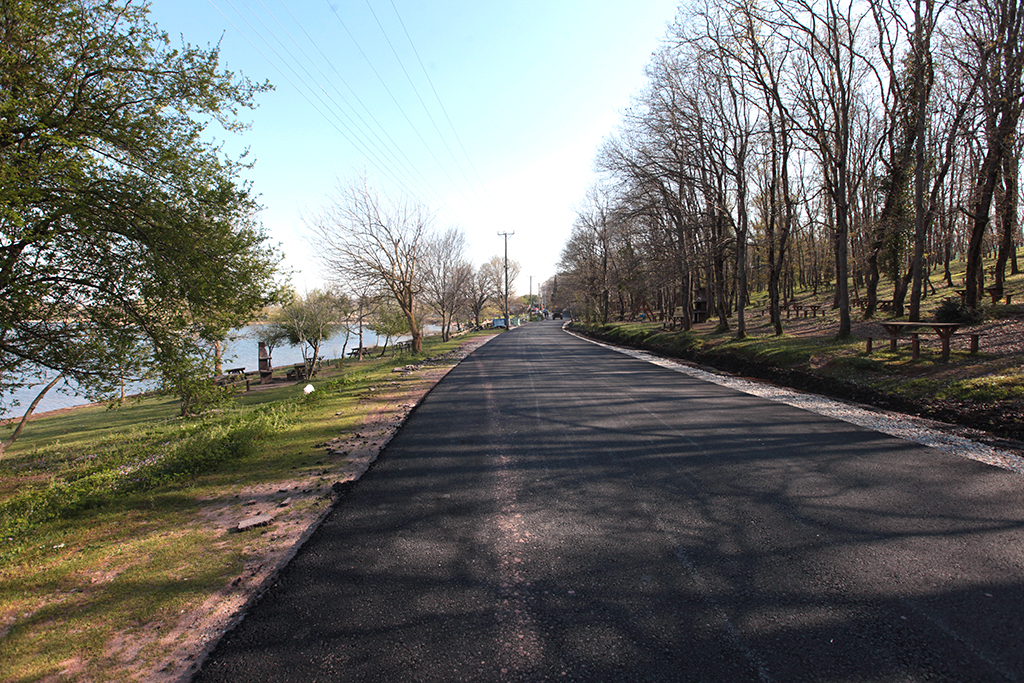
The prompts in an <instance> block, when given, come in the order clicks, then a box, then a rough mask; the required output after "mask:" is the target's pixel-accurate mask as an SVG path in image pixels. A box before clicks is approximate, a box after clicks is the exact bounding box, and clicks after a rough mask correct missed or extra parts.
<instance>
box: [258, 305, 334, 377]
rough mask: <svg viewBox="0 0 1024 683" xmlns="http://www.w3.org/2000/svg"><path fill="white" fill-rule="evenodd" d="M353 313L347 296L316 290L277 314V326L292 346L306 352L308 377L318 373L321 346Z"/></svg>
mask: <svg viewBox="0 0 1024 683" xmlns="http://www.w3.org/2000/svg"><path fill="white" fill-rule="evenodd" d="M352 310H353V305H352V302H351V300H350V299H349V298H348V297H347V296H346V295H344V294H340V293H337V292H332V291H329V290H327V291H324V290H319V289H314V290H313V291H311V292H309V293H308V294H306V296H295V297H294V298H293V299H292V300H291V301H289V302H288V303H286V304H285V305H283V306H282V307H281V308H280V310H279V311H277V313H276V314H275V316H274V318H275V320H274V325H275V327H276V328H277V329H278V330H280V331H281V332H283V333H284V335H286V336H287V339H288V343H289V344H291V345H292V346H298V347H300V348H301V349H302V359H303V361H304V362H305V363H306V376H307V377H312V376H313V374H314V373H315V372H316V368H317V361H318V360H319V358H320V346H321V345H322V344H323V343H324V342H325V341H327V340H328V339H330V338H331V337H333V336H334V335H335V334H337V333H338V332H340V331H341V330H342V329H343V328H344V326H345V325H344V320H345V318H347V317H348V316H349V315H350V314H351V313H352Z"/></svg>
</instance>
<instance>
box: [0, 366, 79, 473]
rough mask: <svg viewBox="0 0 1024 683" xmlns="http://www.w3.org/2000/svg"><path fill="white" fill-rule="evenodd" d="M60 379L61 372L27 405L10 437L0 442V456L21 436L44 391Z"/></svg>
mask: <svg viewBox="0 0 1024 683" xmlns="http://www.w3.org/2000/svg"><path fill="white" fill-rule="evenodd" d="M62 379H64V373H63V372H62V373H60V374H59V375H57V376H56V377H54V378H53V380H52V381H51V382H50V383H49V384H47V385H46V386H45V387H44V388H43V390H42V391H40V392H39V395H37V396H36V397H35V399H34V400H33V401H32V403H31V405H29V407H28V410H26V411H25V415H24V416H23V417H22V418H21V421H20V422H19V423H18V426H17V427H16V428H15V430H14V433H13V434H11V438H9V439H7V441H4V442H3V443H0V457H3V455H4V453H6V452H7V449H8V448H9V447H10V446H11V444H13V443H14V442H15V441H16V440H17V439H18V437H19V436H21V430H23V429H24V428H25V424H26V423H28V419H29V417H31V416H32V412H33V411H35V409H36V406H37V405H39V402H40V401H42V400H43V396H46V393H47V392H48V391H50V389H52V388H53V387H55V386H56V385H57V382H59V381H60V380H62Z"/></svg>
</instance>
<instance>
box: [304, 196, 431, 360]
mask: <svg viewBox="0 0 1024 683" xmlns="http://www.w3.org/2000/svg"><path fill="white" fill-rule="evenodd" d="M431 222H432V217H431V215H430V214H429V213H428V212H427V210H426V209H425V208H424V207H423V206H422V205H421V204H419V203H417V202H414V201H412V200H409V199H400V200H388V199H386V198H383V197H381V196H380V195H379V194H378V193H377V191H376V190H374V189H373V188H371V187H370V186H369V184H368V183H367V181H366V179H361V180H358V181H354V182H351V183H349V184H348V185H342V186H341V187H340V188H339V190H338V191H337V193H336V194H335V195H334V196H333V197H332V198H331V199H330V200H329V202H328V205H327V206H326V207H325V208H324V209H323V210H322V211H321V212H320V213H318V214H316V215H314V216H312V217H311V218H308V219H307V224H308V225H309V227H310V228H311V229H312V231H313V233H314V239H315V243H316V246H317V248H318V250H319V251H320V254H321V256H322V257H323V259H324V261H325V263H326V265H327V266H328V268H330V269H331V270H332V271H333V272H334V274H335V276H336V277H337V278H338V279H339V280H340V281H346V282H352V283H362V284H367V285H371V286H374V287H376V288H379V289H382V290H386V291H388V292H389V293H390V294H391V295H392V296H393V297H394V300H395V304H396V305H397V306H398V308H399V309H400V310H401V311H402V313H403V314H405V317H406V319H407V320H408V321H409V330H410V334H411V335H412V350H413V352H414V353H419V352H421V351H422V350H423V330H422V329H421V325H420V320H419V316H418V311H417V308H416V305H417V300H418V298H419V296H420V294H421V293H422V291H423V286H424V278H423V271H422V266H423V259H424V255H425V253H424V252H425V249H426V246H427V244H428V241H429V237H430V233H431V230H430V226H431Z"/></svg>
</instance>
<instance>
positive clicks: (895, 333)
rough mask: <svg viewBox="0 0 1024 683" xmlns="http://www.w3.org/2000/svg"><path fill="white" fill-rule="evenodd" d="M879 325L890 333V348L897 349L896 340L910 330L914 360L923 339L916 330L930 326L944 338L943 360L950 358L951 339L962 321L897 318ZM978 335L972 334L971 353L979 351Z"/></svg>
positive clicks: (918, 354)
mask: <svg viewBox="0 0 1024 683" xmlns="http://www.w3.org/2000/svg"><path fill="white" fill-rule="evenodd" d="M878 324H879V325H881V326H882V328H883V329H884V330H885V331H886V333H887V334H888V335H889V350H890V351H893V352H895V351H896V341H897V340H898V339H899V337H900V335H901V334H902V333H904V332H910V338H911V344H912V353H911V356H912V357H913V359H914V360H917V358H918V356H920V355H921V339H920V337H919V335H920V332H916V331H914V330H915V329H917V328H922V327H924V328H928V329H929V330H931V331H932V332H934V333H935V335H936V336H938V338H939V339H940V340H942V360H944V361H946V360H949V340H950V339H951V338H952V337H953V335H954V334H955V333H956V331H957V330H958V329H960V327H961V324H960V323H933V322H916V323H913V322H902V321H897V320H888V321H885V322H879V323H878ZM977 337H978V335H971V353H976V352H977V350H978V349H977V344H978V342H977ZM868 353H871V337H868Z"/></svg>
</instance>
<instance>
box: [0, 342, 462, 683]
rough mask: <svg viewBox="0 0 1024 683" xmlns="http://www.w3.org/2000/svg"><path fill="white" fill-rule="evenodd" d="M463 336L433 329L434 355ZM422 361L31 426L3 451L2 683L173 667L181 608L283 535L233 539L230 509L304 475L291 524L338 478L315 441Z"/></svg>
mask: <svg viewBox="0 0 1024 683" xmlns="http://www.w3.org/2000/svg"><path fill="white" fill-rule="evenodd" d="M454 344H455V342H450V343H448V344H441V343H440V340H439V339H431V340H429V341H428V342H427V345H426V349H425V351H424V356H430V355H435V354H438V353H441V352H443V351H445V350H447V349H448V348H450V347H452V346H453V345H454ZM411 360H412V357H406V358H405V359H400V360H397V361H396V359H392V358H386V359H382V360H376V359H374V360H369V361H364V362H363V363H359V364H351V363H350V364H347V365H346V366H345V367H344V368H341V369H330V370H329V371H328V372H326V373H324V376H323V377H321V378H319V379H318V380H314V381H313V382H312V383H313V384H314V385H316V386H317V387H318V390H317V391H316V392H314V394H313V395H312V396H311V397H305V396H304V395H303V394H302V391H301V387H302V386H304V384H305V383H303V384H302V385H290V386H282V387H279V388H273V389H269V390H265V391H260V392H252V393H250V394H247V395H245V396H243V397H242V398H241V399H240V400H239V401H238V403H239V406H238V407H237V408H235V409H231V410H228V411H224V412H222V413H220V414H218V415H215V416H213V417H210V418H206V419H203V420H192V421H183V420H181V419H180V418H178V417H177V403H176V401H174V400H173V399H166V398H147V399H144V400H142V401H141V402H139V403H136V404H132V405H129V406H127V407H124V408H121V409H119V410H106V409H105V408H103V407H86V408H81V409H78V410H75V411H72V412H69V413H63V414H59V415H56V416H53V417H49V418H41V419H38V420H35V421H33V422H32V423H30V425H28V427H27V428H26V430H25V432H24V436H23V438H22V440H20V441H19V442H18V443H17V444H16V445H15V446H14V447H13V448H12V449H11V450H10V451H9V453H8V455H7V457H6V458H5V459H4V460H3V461H0V529H3V531H2V537H0V662H3V665H2V666H0V680H2V681H5V682H6V681H35V680H41V679H44V678H46V677H48V676H55V675H57V676H58V678H67V679H74V680H81V679H87V680H121V679H124V678H126V677H127V675H128V674H127V671H128V670H129V669H134V670H136V671H146V670H149V671H156V670H158V669H160V668H161V666H162V661H161V659H160V658H161V657H166V656H167V652H169V651H172V650H173V649H174V646H175V644H176V642H175V641H177V640H180V639H181V637H182V624H181V623H180V621H181V618H182V617H181V615H182V614H188V613H190V611H194V610H196V609H197V608H199V607H200V606H201V605H203V603H204V601H207V600H209V598H210V596H211V595H215V594H217V593H218V592H219V591H220V592H223V591H224V590H225V587H229V586H230V585H231V584H232V582H233V581H236V582H237V581H238V580H239V579H241V578H244V577H246V576H247V575H248V574H247V573H248V572H250V571H255V569H257V568H256V567H254V564H255V563H257V562H258V561H259V558H260V557H261V556H262V555H263V553H264V552H265V551H266V548H267V546H268V544H272V543H273V542H274V541H275V533H276V532H275V531H274V530H273V529H256V530H252V531H249V532H244V533H230V532H229V527H230V526H231V523H232V521H233V519H234V517H232V514H233V513H232V508H231V505H233V506H234V508H238V507H239V506H241V505H243V503H244V501H243V500H242V499H241V498H239V496H242V497H248V496H250V495H251V493H250V492H251V491H253V490H267V491H276V490H277V486H278V485H279V484H278V482H292V481H295V480H296V479H297V478H298V479H303V480H305V481H312V482H313V483H312V484H309V487H310V490H308V492H307V493H308V495H305V496H299V498H298V500H297V502H295V503H293V505H292V506H291V507H290V508H289V509H288V510H287V511H284V512H282V513H280V515H279V518H278V520H277V522H276V523H275V527H276V528H278V529H282V528H288V525H289V524H292V523H296V524H297V522H293V521H292V520H295V519H298V518H299V517H301V516H302V515H304V514H305V515H306V517H308V515H309V513H310V512H311V509H312V508H323V507H325V506H326V505H328V504H329V503H328V498H329V493H330V488H329V487H330V485H331V483H332V479H331V478H330V476H329V473H327V472H324V469H325V466H324V465H323V464H322V460H323V452H324V451H323V450H322V449H320V450H319V451H318V450H315V449H314V446H315V445H317V444H321V443H323V442H326V441H329V440H331V439H333V438H337V437H339V436H345V435H346V434H350V433H351V432H352V431H353V429H354V428H356V427H357V426H358V425H360V424H361V423H362V419H363V417H364V415H365V414H366V412H367V410H369V409H370V408H372V406H373V403H368V402H367V400H368V399H367V397H368V396H372V395H373V394H372V392H370V391H369V388H370V387H373V386H379V385H383V384H385V383H387V384H395V383H396V379H395V377H396V376H395V375H393V374H392V373H391V370H392V368H393V367H394V366H395V365H396V364H404V363H406V362H410V361H411ZM253 424H256V425H258V426H259V429H255V430H254V429H253V427H252V425H253ZM239 425H243V426H242V427H239ZM232 430H233V431H232ZM211 435H213V436H211ZM217 435H220V436H221V437H224V438H223V439H221V440H219V441H218V440H217V438H214V437H217ZM225 435H227V436H225ZM239 435H241V436H239ZM232 439H234V440H235V441H232ZM239 440H240V441H241V442H242V445H241V446H239V445H238V443H236V442H238V441H239ZM226 443H227V444H230V447H228V446H225V444H226ZM204 453H205V454H206V455H203V454H204ZM210 453H212V454H213V455H212V456H211V455H209V454H210ZM168 458H176V460H174V462H175V463H177V465H176V466H175V468H167V467H164V463H165V461H166V460H167V459H168ZM190 458H191V459H190ZM154 463H155V465H154ZM182 463H184V464H182ZM140 464H141V467H140ZM343 464H344V463H341V464H340V465H341V466H343ZM160 467H164V469H163V470H160V469H159V468H160ZM147 468H148V469H147ZM168 472H171V474H168ZM318 475H328V476H318ZM140 480H141V481H140ZM83 483H84V484H88V486H79V487H78V488H90V487H91V491H92V493H91V494H82V493H81V492H80V491H79V490H77V489H76V485H77V484H83ZM280 485H284V484H283V483H282V484H280ZM211 515H213V516H216V515H226V517H225V518H224V519H223V520H221V519H219V518H217V517H214V518H213V519H211V518H210V517H211ZM154 636H156V638H154ZM161 638H162V639H163V641H164V642H163V643H162V644H161V645H160V646H159V647H151V646H150V647H147V648H146V649H145V650H143V651H138V649H137V647H136V644H135V643H136V642H153V641H155V640H160V639H161ZM62 671H64V672H66V673H65V674H64V675H63V676H61V675H60V672H62Z"/></svg>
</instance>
